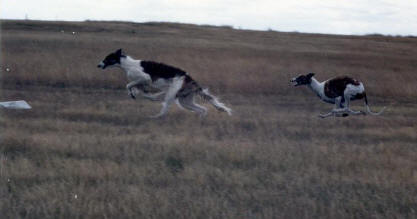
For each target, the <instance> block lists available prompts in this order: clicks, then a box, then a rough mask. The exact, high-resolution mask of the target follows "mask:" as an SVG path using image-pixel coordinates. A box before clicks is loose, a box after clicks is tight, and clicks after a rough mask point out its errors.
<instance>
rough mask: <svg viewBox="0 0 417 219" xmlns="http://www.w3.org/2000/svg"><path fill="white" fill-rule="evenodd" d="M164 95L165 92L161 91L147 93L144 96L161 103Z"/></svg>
mask: <svg viewBox="0 0 417 219" xmlns="http://www.w3.org/2000/svg"><path fill="white" fill-rule="evenodd" d="M164 94H165V91H161V92H158V93H153V94H145V93H143V94H142V96H143V97H145V98H146V99H148V100H152V101H160V100H163V96H164Z"/></svg>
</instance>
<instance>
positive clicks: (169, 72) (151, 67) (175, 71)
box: [140, 61, 187, 81]
mask: <svg viewBox="0 0 417 219" xmlns="http://www.w3.org/2000/svg"><path fill="white" fill-rule="evenodd" d="M140 66H142V68H143V71H144V72H145V73H147V74H149V75H150V76H151V79H152V81H155V80H158V79H159V78H164V79H169V78H174V77H176V76H183V75H186V74H187V73H186V72H185V71H183V70H181V69H179V68H176V67H173V66H169V65H166V64H163V63H158V62H153V61H141V62H140Z"/></svg>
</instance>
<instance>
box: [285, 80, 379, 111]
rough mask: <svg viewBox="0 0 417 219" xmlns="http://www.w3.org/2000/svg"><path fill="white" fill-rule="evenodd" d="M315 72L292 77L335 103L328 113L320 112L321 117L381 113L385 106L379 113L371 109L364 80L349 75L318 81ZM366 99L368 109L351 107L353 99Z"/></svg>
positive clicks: (325, 100)
mask: <svg viewBox="0 0 417 219" xmlns="http://www.w3.org/2000/svg"><path fill="white" fill-rule="evenodd" d="M313 76H314V73H309V74H307V75H300V76H298V77H295V78H293V79H291V83H293V85H294V86H300V85H307V86H308V87H309V88H310V89H311V90H313V92H314V93H316V94H317V96H319V98H320V99H321V100H323V101H324V102H327V103H331V104H334V108H333V110H332V111H330V112H329V113H327V114H320V117H322V118H325V117H329V116H332V115H335V116H339V115H342V116H348V114H352V115H359V114H363V115H366V114H370V115H380V114H381V113H382V112H383V111H384V109H385V107H384V108H383V109H382V110H381V111H380V112H378V113H374V112H372V111H371V109H369V105H368V99H367V98H366V93H365V88H364V86H363V84H362V82H360V81H358V80H356V79H353V78H351V77H348V76H341V77H336V78H332V79H329V80H326V81H323V82H319V81H317V80H316V79H315V78H314V77H313ZM362 98H364V99H365V109H366V111H354V110H351V109H350V108H349V103H350V101H351V100H357V99H362Z"/></svg>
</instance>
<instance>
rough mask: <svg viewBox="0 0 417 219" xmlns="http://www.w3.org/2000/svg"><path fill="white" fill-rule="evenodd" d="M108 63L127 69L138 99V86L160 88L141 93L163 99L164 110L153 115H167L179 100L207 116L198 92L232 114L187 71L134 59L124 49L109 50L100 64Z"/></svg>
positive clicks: (131, 92)
mask: <svg viewBox="0 0 417 219" xmlns="http://www.w3.org/2000/svg"><path fill="white" fill-rule="evenodd" d="M109 66H114V67H120V68H121V69H123V70H124V71H125V72H126V74H127V78H128V80H129V83H128V84H127V85H126V88H127V90H128V94H129V95H130V96H131V97H132V98H133V99H135V98H136V93H137V92H136V91H137V89H139V90H142V91H143V90H144V88H145V87H147V86H148V87H152V88H156V89H158V90H159V92H157V93H152V94H149V93H146V92H143V93H142V96H143V97H145V98H147V99H150V100H155V101H156V100H163V103H162V109H161V111H160V112H159V113H158V114H157V115H155V116H153V117H154V118H157V117H161V116H163V115H165V114H166V113H167V111H168V107H169V106H170V105H171V104H172V103H173V102H174V101H177V104H178V105H179V106H181V107H183V108H185V109H188V110H190V111H194V112H197V113H199V114H200V115H201V116H205V115H206V113H207V109H206V108H205V107H204V106H201V105H199V104H197V103H195V102H194V96H195V95H196V94H198V95H200V96H201V97H202V98H203V99H205V100H207V101H209V102H210V103H211V104H212V105H213V106H214V107H215V108H216V109H217V110H219V111H224V112H227V113H228V114H229V115H231V114H232V110H231V109H230V108H228V107H226V106H225V105H224V104H223V103H221V102H220V101H219V100H218V99H217V97H215V96H213V95H212V94H210V93H209V92H208V90H207V89H203V88H202V87H201V86H200V85H199V84H198V83H197V82H196V81H194V80H193V79H192V78H191V77H190V76H189V75H188V74H187V73H186V72H185V71H183V70H181V69H179V68H176V67H172V66H169V65H165V64H162V63H157V62H153V61H142V60H135V59H133V58H131V57H130V56H126V55H124V54H123V53H122V49H119V50H117V51H116V52H114V53H110V54H109V55H108V56H106V58H105V59H104V60H103V61H102V62H100V63H99V65H98V66H97V67H99V68H102V69H105V68H106V67H109Z"/></svg>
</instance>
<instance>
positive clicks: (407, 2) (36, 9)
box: [0, 0, 417, 36]
mask: <svg viewBox="0 0 417 219" xmlns="http://www.w3.org/2000/svg"><path fill="white" fill-rule="evenodd" d="M25 17H27V18H28V19H34V20H74V21H83V20H87V19H88V20H122V21H134V22H147V21H169V22H183V23H193V24H212V25H230V26H233V27H235V28H243V29H255V30H267V29H272V30H277V31H298V32H309V33H334V34H373V33H380V34H387V35H414V36H417V0H1V1H0V18H2V19H25Z"/></svg>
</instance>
